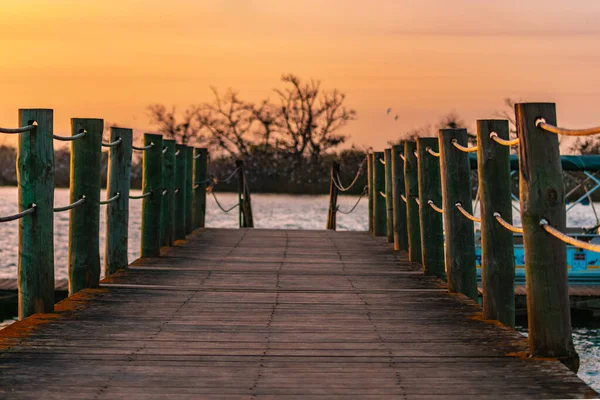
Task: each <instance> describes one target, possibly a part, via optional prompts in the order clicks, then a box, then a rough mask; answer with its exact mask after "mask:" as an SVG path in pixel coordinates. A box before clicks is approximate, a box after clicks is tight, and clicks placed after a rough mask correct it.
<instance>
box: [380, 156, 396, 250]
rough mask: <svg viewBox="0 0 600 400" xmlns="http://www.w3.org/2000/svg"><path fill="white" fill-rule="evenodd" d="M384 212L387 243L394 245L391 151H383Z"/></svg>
mask: <svg viewBox="0 0 600 400" xmlns="http://www.w3.org/2000/svg"><path fill="white" fill-rule="evenodd" d="M383 158H384V160H385V211H386V227H387V238H388V243H394V190H393V188H392V149H385V151H384V153H383Z"/></svg>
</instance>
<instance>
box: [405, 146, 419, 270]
mask: <svg viewBox="0 0 600 400" xmlns="http://www.w3.org/2000/svg"><path fill="white" fill-rule="evenodd" d="M416 149H417V144H416V143H415V141H413V140H408V141H406V142H404V192H405V193H406V195H405V196H406V229H407V232H408V259H409V260H410V261H412V262H418V263H420V262H422V260H423V257H422V253H421V223H420V221H419V218H420V217H419V205H418V204H417V202H416V201H415V199H417V198H418V197H419V167H418V165H417V158H416V157H415V154H414V153H415V150H416Z"/></svg>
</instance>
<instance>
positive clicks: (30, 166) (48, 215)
mask: <svg viewBox="0 0 600 400" xmlns="http://www.w3.org/2000/svg"><path fill="white" fill-rule="evenodd" d="M53 118H54V117H53V111H52V110H45V109H21V110H19V126H26V125H32V124H33V123H34V122H36V123H37V126H36V127H35V128H34V129H32V130H30V131H27V132H22V133H21V134H20V135H19V144H18V148H17V171H18V175H17V176H18V178H19V182H18V185H19V211H20V212H22V211H25V210H27V209H29V208H31V207H32V205H33V204H35V205H36V206H37V207H36V209H35V212H34V213H32V214H30V215H28V216H26V217H24V218H21V219H20V220H19V277H18V285H19V294H18V297H19V307H18V308H19V320H23V319H24V318H27V317H28V316H30V315H32V314H35V313H49V312H53V311H54V240H53V238H54V211H53V207H54V147H53V138H52V135H53V131H52V129H53Z"/></svg>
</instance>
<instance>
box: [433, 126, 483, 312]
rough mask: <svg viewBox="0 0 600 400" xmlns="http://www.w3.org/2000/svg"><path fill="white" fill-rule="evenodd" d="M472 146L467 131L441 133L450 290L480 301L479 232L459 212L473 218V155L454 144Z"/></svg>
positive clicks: (443, 130)
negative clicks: (471, 215) (478, 281)
mask: <svg viewBox="0 0 600 400" xmlns="http://www.w3.org/2000/svg"><path fill="white" fill-rule="evenodd" d="M453 140H456V143H457V144H459V145H461V146H465V147H466V146H468V137H467V130H466V129H440V131H439V146H440V167H441V176H442V197H443V204H444V206H443V209H444V229H445V232H446V257H445V259H446V274H447V282H448V290H449V291H450V292H455V293H462V294H464V295H466V296H468V297H470V298H471V299H473V300H475V301H476V300H477V296H478V294H477V268H476V264H475V232H474V225H473V221H470V220H469V219H467V218H466V217H465V216H464V215H462V214H461V212H460V211H459V210H458V208H456V204H457V203H460V204H461V205H462V207H463V208H464V209H465V210H466V211H467V212H468V213H470V214H473V203H472V195H471V165H470V163H469V154H468V153H465V152H463V151H461V150H459V149H457V148H456V147H455V146H454V145H453V144H452V141H453Z"/></svg>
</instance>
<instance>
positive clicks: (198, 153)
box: [192, 147, 208, 229]
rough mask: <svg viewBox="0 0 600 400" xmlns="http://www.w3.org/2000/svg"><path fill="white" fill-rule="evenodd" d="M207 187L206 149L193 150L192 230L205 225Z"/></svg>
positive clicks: (196, 148)
mask: <svg viewBox="0 0 600 400" xmlns="http://www.w3.org/2000/svg"><path fill="white" fill-rule="evenodd" d="M207 187H208V149H205V148H198V147H195V148H194V196H193V204H192V208H193V213H194V217H193V221H194V229H197V228H204V226H205V224H206V188H207Z"/></svg>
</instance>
